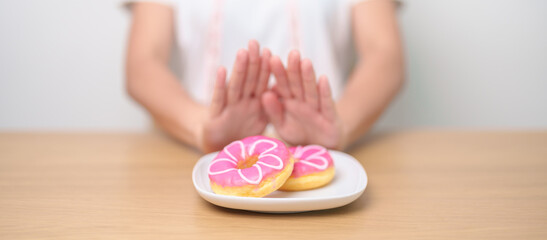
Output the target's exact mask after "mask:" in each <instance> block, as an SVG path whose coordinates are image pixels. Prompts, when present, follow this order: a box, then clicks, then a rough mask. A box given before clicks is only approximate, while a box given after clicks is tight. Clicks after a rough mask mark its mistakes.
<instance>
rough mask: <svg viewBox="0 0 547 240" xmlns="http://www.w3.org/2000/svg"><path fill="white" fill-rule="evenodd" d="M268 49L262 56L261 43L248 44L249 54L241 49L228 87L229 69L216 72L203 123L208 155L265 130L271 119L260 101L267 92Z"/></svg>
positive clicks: (202, 133) (203, 138)
mask: <svg viewBox="0 0 547 240" xmlns="http://www.w3.org/2000/svg"><path fill="white" fill-rule="evenodd" d="M270 56H271V54H270V52H269V50H267V49H265V50H264V51H263V54H262V56H260V54H259V46H258V42H256V41H254V40H253V41H250V42H249V51H247V50H244V49H243V50H240V51H239V52H238V53H237V57H236V61H235V63H234V67H233V70H232V73H231V74H230V79H229V83H228V86H226V70H225V69H224V68H223V67H221V68H219V70H218V72H217V79H216V82H215V89H214V93H213V98H212V101H211V105H210V109H209V115H208V117H207V119H206V120H205V121H204V124H203V127H202V131H201V136H200V139H199V141H200V144H201V148H202V149H203V150H204V151H205V152H211V151H216V150H219V149H222V147H224V146H225V145H227V144H229V143H230V142H232V141H234V140H237V139H241V138H244V137H247V136H251V135H258V134H261V133H262V132H263V131H264V128H265V127H266V125H267V123H268V119H267V118H266V116H265V113H264V111H263V108H262V104H261V102H260V97H261V96H262V93H263V92H264V91H266V88H267V84H268V78H269V76H270V70H269V59H270Z"/></svg>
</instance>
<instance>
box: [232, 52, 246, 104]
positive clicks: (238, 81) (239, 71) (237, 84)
mask: <svg viewBox="0 0 547 240" xmlns="http://www.w3.org/2000/svg"><path fill="white" fill-rule="evenodd" d="M248 62H249V53H248V52H247V50H245V49H241V50H239V51H238V52H237V57H236V61H235V63H234V68H233V69H232V73H231V74H230V83H228V104H233V103H235V102H237V101H238V100H239V98H240V97H241V91H242V90H241V89H242V86H243V84H244V81H245V74H246V72H247V65H248Z"/></svg>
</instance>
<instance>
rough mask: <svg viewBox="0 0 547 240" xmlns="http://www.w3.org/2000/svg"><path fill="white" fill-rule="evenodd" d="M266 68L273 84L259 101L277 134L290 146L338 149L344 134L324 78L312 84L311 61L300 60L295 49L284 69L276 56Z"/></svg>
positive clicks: (342, 145)
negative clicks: (271, 75) (308, 145)
mask: <svg viewBox="0 0 547 240" xmlns="http://www.w3.org/2000/svg"><path fill="white" fill-rule="evenodd" d="M270 67H271V71H272V72H273V74H274V76H275V77H276V80H277V83H276V85H275V86H274V87H273V89H271V90H269V91H267V92H266V93H264V94H263V96H262V104H263V106H264V110H265V112H266V115H267V116H268V118H269V121H270V122H271V123H272V124H273V126H274V127H275V129H276V132H277V134H279V136H280V137H281V138H282V139H283V140H285V141H286V142H287V143H289V144H292V145H307V144H319V145H322V146H325V147H327V148H330V149H342V148H343V147H344V146H345V143H344V142H345V141H344V138H345V137H344V135H345V134H344V131H343V127H342V121H341V120H340V117H339V116H338V113H337V112H336V109H335V104H334V101H333V99H332V95H331V89H330V86H329V83H328V80H327V77H325V76H321V77H320V78H319V82H318V83H316V76H315V71H314V69H313V66H312V63H311V61H310V60H309V59H304V60H302V61H301V60H300V53H299V52H298V51H296V50H295V51H292V52H291V53H290V54H289V61H288V66H287V69H285V67H284V66H283V63H282V62H281V60H280V59H279V57H274V58H272V59H271V61H270Z"/></svg>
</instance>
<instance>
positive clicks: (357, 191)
mask: <svg viewBox="0 0 547 240" xmlns="http://www.w3.org/2000/svg"><path fill="white" fill-rule="evenodd" d="M329 152H330V154H331V156H332V159H333V160H334V166H335V167H336V174H335V175H334V179H333V180H332V182H330V183H329V184H328V185H326V186H324V187H321V188H318V189H313V190H308V191H299V192H283V191H275V192H273V193H270V194H269V195H267V196H265V197H262V198H253V197H236V196H226V195H220V194H216V193H214V192H213V191H212V190H211V186H210V184H209V175H208V174H207V168H208V167H209V163H210V162H211V160H213V158H214V157H215V156H216V155H217V154H218V152H217V153H210V154H207V155H205V156H203V157H202V158H200V159H199V161H198V162H197V163H196V165H195V166H194V170H193V172H192V180H193V182H194V187H195V188H196V190H197V191H198V193H199V195H200V196H201V197H203V198H204V199H205V200H207V201H209V202H210V203H212V204H215V205H218V206H222V207H227V208H234V209H243V210H249V211H257V212H277V213H283V212H305V211H313V210H322V209H329V208H335V207H341V206H344V205H346V204H349V203H351V202H353V201H354V200H355V199H357V198H358V197H359V196H361V194H362V193H363V191H365V188H366V186H367V182H368V178H367V173H366V172H365V169H364V168H363V167H362V166H361V164H360V163H359V162H358V161H357V160H355V158H353V157H352V156H350V155H348V154H345V153H343V152H338V151H332V150H331V151H329Z"/></svg>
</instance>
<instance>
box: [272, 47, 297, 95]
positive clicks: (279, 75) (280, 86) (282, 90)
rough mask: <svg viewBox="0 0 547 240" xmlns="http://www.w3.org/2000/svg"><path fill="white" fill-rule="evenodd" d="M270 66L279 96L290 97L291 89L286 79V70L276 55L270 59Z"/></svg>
mask: <svg viewBox="0 0 547 240" xmlns="http://www.w3.org/2000/svg"><path fill="white" fill-rule="evenodd" d="M270 68H271V71H272V72H273V74H274V76H275V79H276V86H277V90H278V92H279V94H280V96H281V97H283V98H291V95H292V94H291V90H290V88H289V82H288V80H287V72H286V71H285V67H284V66H283V63H282V62H281V59H279V57H278V56H274V57H272V59H271V60H270Z"/></svg>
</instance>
